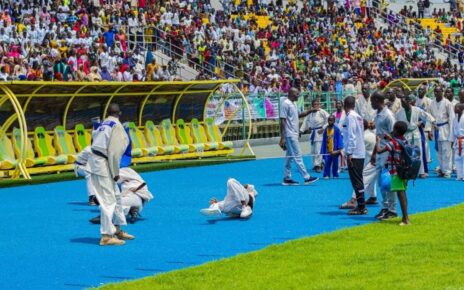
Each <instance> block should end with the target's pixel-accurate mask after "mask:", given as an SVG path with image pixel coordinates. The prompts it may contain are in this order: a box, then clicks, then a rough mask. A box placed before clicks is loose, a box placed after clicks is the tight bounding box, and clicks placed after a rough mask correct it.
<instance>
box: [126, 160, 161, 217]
mask: <svg viewBox="0 0 464 290" xmlns="http://www.w3.org/2000/svg"><path fill="white" fill-rule="evenodd" d="M119 177H120V179H119V181H118V182H119V183H120V185H121V205H122V209H123V211H124V215H127V214H128V213H129V210H130V209H131V207H137V208H138V209H139V210H138V212H139V213H140V212H142V210H143V205H144V203H145V202H149V201H150V200H152V199H153V195H152V193H151V192H150V190H149V189H148V186H147V184H146V183H145V180H143V178H142V177H141V176H140V175H139V174H138V173H137V172H135V170H133V169H132V168H129V167H124V168H121V169H120V170H119Z"/></svg>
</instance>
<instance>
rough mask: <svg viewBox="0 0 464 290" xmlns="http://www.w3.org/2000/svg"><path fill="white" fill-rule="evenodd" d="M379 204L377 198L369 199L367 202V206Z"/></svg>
mask: <svg viewBox="0 0 464 290" xmlns="http://www.w3.org/2000/svg"><path fill="white" fill-rule="evenodd" d="M378 203H379V202H378V201H377V197H369V198H368V199H367V200H366V204H378Z"/></svg>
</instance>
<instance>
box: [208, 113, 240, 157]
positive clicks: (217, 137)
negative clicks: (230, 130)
mask: <svg viewBox="0 0 464 290" xmlns="http://www.w3.org/2000/svg"><path fill="white" fill-rule="evenodd" d="M204 125H205V129H206V136H207V137H208V141H209V142H217V143H218V144H219V149H231V148H232V147H233V146H234V143H232V142H231V141H222V134H221V130H219V127H218V126H217V125H215V124H214V122H213V119H212V118H207V119H206V120H205V122H204Z"/></svg>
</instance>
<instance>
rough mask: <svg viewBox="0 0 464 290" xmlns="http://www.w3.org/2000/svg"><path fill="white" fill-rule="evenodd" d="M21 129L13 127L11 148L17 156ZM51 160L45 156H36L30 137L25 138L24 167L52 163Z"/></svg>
mask: <svg viewBox="0 0 464 290" xmlns="http://www.w3.org/2000/svg"><path fill="white" fill-rule="evenodd" d="M20 143H21V131H20V130H19V129H18V128H13V148H14V151H15V155H16V157H19V152H20V145H19V144H20ZM52 164H54V163H53V160H48V159H47V158H46V157H36V156H35V153H34V149H33V147H32V142H31V139H29V138H27V139H26V167H34V166H40V165H52Z"/></svg>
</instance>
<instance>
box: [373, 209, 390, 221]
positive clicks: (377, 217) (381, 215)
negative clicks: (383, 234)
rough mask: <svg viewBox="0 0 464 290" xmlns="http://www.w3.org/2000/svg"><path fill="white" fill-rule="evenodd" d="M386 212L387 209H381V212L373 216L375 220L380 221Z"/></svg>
mask: <svg viewBox="0 0 464 290" xmlns="http://www.w3.org/2000/svg"><path fill="white" fill-rule="evenodd" d="M387 212H388V209H386V208H382V210H381V211H380V212H379V213H378V214H377V215H376V216H375V218H376V219H378V220H381V219H382V218H383V216H384V215H385V214H386V213H387Z"/></svg>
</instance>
